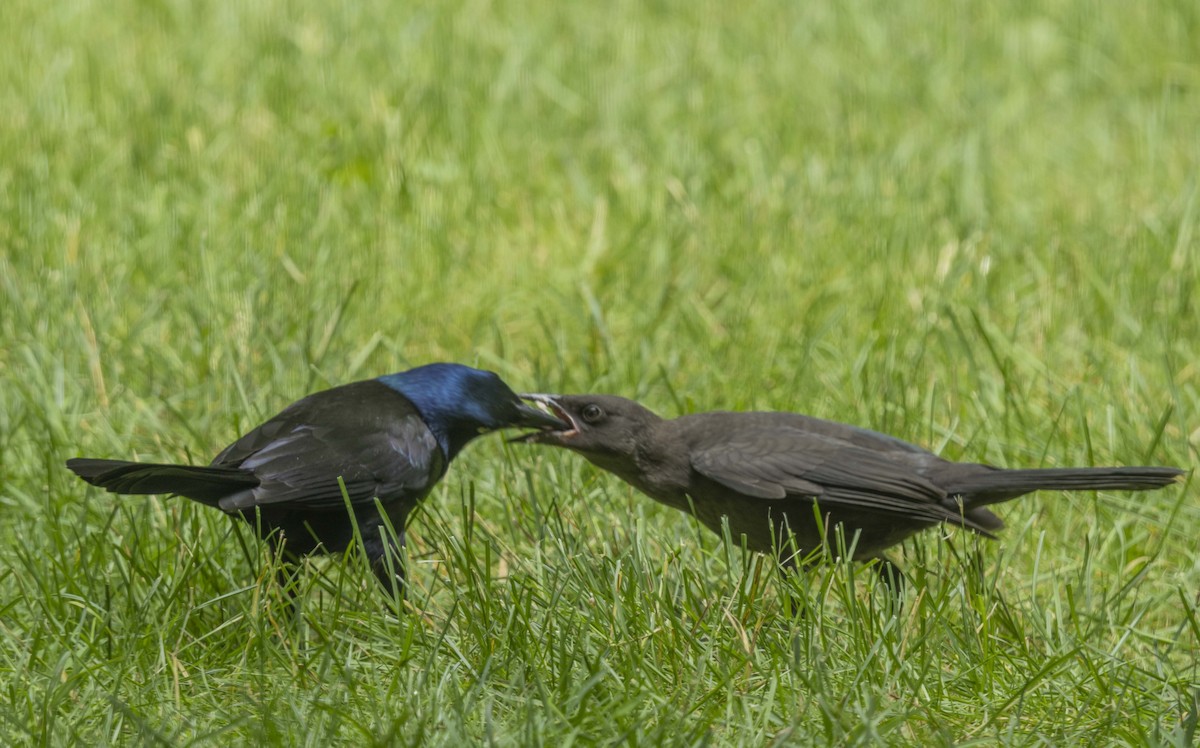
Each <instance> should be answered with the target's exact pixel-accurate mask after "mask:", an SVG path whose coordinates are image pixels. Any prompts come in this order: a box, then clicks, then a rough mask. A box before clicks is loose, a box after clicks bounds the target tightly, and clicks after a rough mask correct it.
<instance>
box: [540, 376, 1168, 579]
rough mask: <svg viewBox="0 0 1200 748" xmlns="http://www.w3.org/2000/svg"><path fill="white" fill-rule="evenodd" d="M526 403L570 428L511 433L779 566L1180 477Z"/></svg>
mask: <svg viewBox="0 0 1200 748" xmlns="http://www.w3.org/2000/svg"><path fill="white" fill-rule="evenodd" d="M524 397H525V398H526V399H529V400H533V401H536V402H540V403H543V404H544V405H545V406H547V407H548V408H549V409H550V410H551V411H552V412H554V413H555V414H556V415H557V416H559V417H560V418H562V419H563V420H565V421H566V420H569V421H571V428H569V429H567V430H565V431H564V430H559V431H544V432H539V433H535V434H530V435H528V436H525V437H519V438H518V439H516V441H524V442H529V443H540V444H550V445H554V446H559V447H565V448H567V449H571V450H573V451H575V452H578V453H579V454H581V455H583V456H584V457H586V458H587V459H588V460H589V461H591V462H592V463H594V464H595V465H597V466H599V467H601V468H603V469H605V470H608V471H610V472H612V473H615V474H616V475H618V476H619V477H621V478H622V479H624V480H625V481H627V482H628V483H630V484H632V485H633V486H634V487H636V488H637V489H639V490H640V491H642V492H643V493H645V494H647V495H648V496H650V497H652V498H654V499H657V500H658V501H661V502H663V503H665V504H667V505H669V506H672V507H675V508H676V509H680V510H683V511H686V512H689V513H691V514H694V515H695V516H696V518H697V519H699V520H700V521H701V522H702V523H703V524H704V525H705V526H706V527H708V528H710V529H712V530H714V531H716V532H721V522H722V519H727V521H728V523H729V529H730V531H731V533H732V536H733V538H734V539H735V540H736V539H738V538H740V537H743V536H744V537H745V541H746V544H747V547H748V548H749V549H751V550H754V551H758V552H761V553H778V554H780V560H781V561H782V562H783V563H784V564H785V565H790V564H793V563H795V559H796V558H804V557H805V556H807V555H808V554H810V553H811V552H814V551H817V552H819V551H820V550H821V549H822V548H823V547H824V545H825V543H826V542H827V541H828V542H831V541H832V535H831V534H830V533H831V532H832V530H833V528H834V527H836V526H838V525H841V526H842V527H843V529H844V537H845V539H846V542H847V543H848V544H850V543H853V544H854V548H853V555H854V556H855V557H856V558H860V559H870V558H876V557H878V558H882V553H883V551H884V550H885V549H886V548H888V547H890V546H893V545H895V544H897V543H899V542H901V541H902V540H904V539H905V538H907V537H909V536H910V535H912V534H913V533H916V532H919V531H920V530H923V529H926V528H929V527H934V526H936V525H940V524H942V523H949V524H954V525H959V526H962V527H965V528H967V529H969V530H973V531H975V532H978V533H981V534H984V535H987V536H989V537H990V536H992V534H993V533H994V532H996V531H997V530H999V529H1000V528H1002V527H1003V523H1002V522H1001V521H1000V519H999V518H998V517H997V516H996V515H995V514H993V513H992V512H991V511H989V510H988V509H987V506H989V505H991V504H995V503H998V502H1001V501H1007V500H1009V499H1013V498H1016V497H1018V496H1021V495H1024V494H1026V493H1029V492H1031V491H1036V490H1042V489H1051V490H1143V489H1152V488H1160V487H1162V486H1166V485H1169V484H1170V483H1173V482H1175V481H1178V480H1180V479H1181V477H1182V476H1183V475H1184V471H1182V470H1179V469H1177V468H1171V467H1112V468H1056V469H1041V470H1003V469H997V468H993V467H990V466H987V465H978V464H971V463H956V462H950V461H948V460H944V459H942V458H941V457H938V456H937V455H935V454H933V453H932V452H929V451H927V450H925V449H922V448H920V447H918V446H916V445H913V444H909V443H907V442H904V441H901V440H899V439H896V438H894V437H891V436H887V435H885V434H881V433H878V432H875V431H869V430H867V429H861V428H856V427H854V426H849V425H846V424H841V423H835V422H832V421H825V420H821V419H817V418H812V417H809V416H803V415H799V414H795V413H731V412H713V413H699V414H695V415H688V416H683V417H681V418H676V419H674V420H665V419H662V418H660V417H659V416H657V415H655V414H654V413H652V412H651V411H649V410H647V409H646V408H643V407H642V406H641V405H639V404H637V403H635V402H633V401H630V400H626V399H624V398H620V397H613V396H608V395H569V396H564V395H525V396H524ZM814 507H817V508H818V510H819V513H820V515H821V517H822V520H823V521H822V522H821V523H818V521H817V519H816V514H815V512H814ZM821 525H824V528H823V529H824V535H823V534H822V527H821ZM784 527H786V528H788V529H790V531H791V537H788V538H785V537H784V535H783V533H781V530H782V529H783V528H784ZM793 539H794V546H793V545H792V542H791V541H792V540H793Z"/></svg>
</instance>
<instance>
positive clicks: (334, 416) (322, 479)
mask: <svg viewBox="0 0 1200 748" xmlns="http://www.w3.org/2000/svg"><path fill="white" fill-rule="evenodd" d="M566 425H567V424H566V423H564V422H562V421H560V420H559V419H557V418H555V417H553V416H550V415H547V414H546V413H545V412H543V411H542V410H540V409H538V408H536V407H533V406H530V405H526V404H525V403H523V402H521V400H520V399H519V398H518V397H517V395H516V394H515V393H514V392H513V391H512V390H511V389H509V387H508V385H506V384H505V383H504V382H503V381H502V380H501V379H500V377H498V376H496V375H495V374H493V373H492V372H489V371H480V370H479V369H472V368H470V367H468V366H461V365H458V364H429V365H427V366H421V367H418V368H415V369H410V370H408V371H404V372H400V373H398V374H389V375H387V376H382V377H379V378H377V379H370V380H366V381H362V382H354V383H352V384H346V385H342V386H340V387H334V388H333V389H328V390H324V391H321V392H317V393H314V394H312V395H309V396H308V397H305V398H303V399H301V400H297V401H296V402H294V403H292V404H291V405H289V406H288V407H286V408H284V409H283V410H282V411H281V412H280V413H279V414H278V415H276V416H275V417H273V418H271V419H270V420H268V421H267V422H266V423H264V424H262V425H261V426H259V427H257V428H255V429H254V430H252V431H250V432H249V433H248V434H246V435H245V436H243V437H241V438H240V439H238V440H237V441H235V442H234V443H233V444H230V445H229V446H228V447H226V448H225V450H224V451H223V452H221V453H220V454H219V455H217V456H216V458H215V459H214V460H213V461H212V463H211V464H210V465H209V466H208V467H201V466H193V465H166V464H153V463H139V462H126V461H124V460H101V459H92V458H86V457H79V458H75V459H72V460H68V461H67V467H69V468H70V469H71V470H73V471H74V472H75V474H76V475H78V476H79V477H80V478H83V479H84V480H85V481H87V482H88V483H91V484H92V485H94V486H100V487H101V488H105V489H107V490H109V491H110V492H112V493H119V494H178V495H180V496H186V497H187V498H189V499H192V500H194V501H198V502H200V503H201V504H205V505H207V506H211V507H216V508H218V509H220V510H221V511H223V512H225V513H227V514H229V515H233V516H239V517H241V518H243V519H245V520H246V521H247V522H249V523H251V524H252V525H255V526H256V527H258V528H259V532H260V533H261V534H262V536H263V537H264V538H267V539H268V540H269V541H270V542H271V543H272V544H273V546H274V547H276V548H277V549H279V550H281V551H282V555H283V557H284V558H285V559H287V560H289V561H295V560H296V559H298V558H299V557H301V556H307V555H309V554H313V553H341V552H343V551H345V550H346V548H347V547H349V545H350V544H351V543H352V542H353V538H354V524H353V523H354V522H357V524H358V529H359V533H360V535H361V537H362V543H363V547H364V549H365V551H366V554H367V558H368V560H369V561H370V563H371V567H372V569H373V570H374V572H375V575H376V576H377V577H378V578H379V581H380V583H382V584H383V586H384V588H385V589H386V590H388V591H389V592H391V591H392V590H393V589H396V590H400V591H402V590H403V584H404V572H403V569H402V568H401V566H400V561H399V558H398V557H396V556H395V551H396V545H398V544H400V543H403V540H404V523H405V520H406V519H407V517H408V514H409V512H411V511H412V510H413V509H414V508H415V507H416V506H417V504H418V503H419V502H420V501H421V499H423V498H424V497H425V495H426V494H428V493H429V491H430V489H432V488H433V486H434V484H436V483H437V482H438V481H439V480H440V479H441V478H442V476H443V475H445V473H446V469H447V467H448V466H449V465H450V461H451V460H452V459H454V456H455V455H457V454H458V453H459V451H460V450H461V449H462V448H463V447H464V446H466V444H467V443H468V442H470V441H471V440H472V439H474V438H475V437H477V436H479V435H480V434H483V433H486V432H488V431H492V430H495V429H501V428H507V427H510V426H515V427H527V428H535V429H548V428H563V427H564V426H566ZM339 478H340V479H341V480H342V483H343V484H344V486H345V492H346V496H348V497H349V504H350V507H351V508H352V509H353V520H352V518H351V514H350V512H348V511H347V507H346V501H345V499H344V498H343V495H342V487H341V486H340V485H339V483H338V479H339ZM380 510H382V514H381V513H380ZM383 515H386V518H387V522H389V523H390V524H391V526H392V528H393V529H394V531H395V532H394V534H393V533H390V532H388V531H387V529H386V527H385V523H384V516H383ZM389 553H391V554H392V555H393V559H392V561H391V564H389V563H388V561H387V559H386V556H387V555H388V554H389ZM389 566H390V567H391V569H392V571H390V572H389ZM393 583H394V584H395V588H393Z"/></svg>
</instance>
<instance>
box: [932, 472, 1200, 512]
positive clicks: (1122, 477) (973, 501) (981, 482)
mask: <svg viewBox="0 0 1200 748" xmlns="http://www.w3.org/2000/svg"><path fill="white" fill-rule="evenodd" d="M1185 475H1187V473H1186V472H1185V471H1183V470H1180V469H1179V468H1173V467H1096V468H1042V469H1036V470H1002V469H995V468H992V469H987V470H984V471H978V472H976V471H972V472H971V473H969V474H967V475H962V476H956V478H955V479H954V480H951V481H948V485H947V486H946V492H947V493H949V494H951V495H955V496H961V497H962V498H963V503H964V504H965V506H966V507H967V508H968V509H973V508H976V507H982V506H987V505H988V504H997V503H999V502H1001V501H1008V500H1009V499H1015V498H1017V497H1018V496H1023V495H1025V494H1027V493H1029V492H1031V491H1148V490H1151V489H1154V488H1162V487H1164V486H1169V485H1170V484H1172V483H1177V482H1182V481H1183V480H1184V476H1185Z"/></svg>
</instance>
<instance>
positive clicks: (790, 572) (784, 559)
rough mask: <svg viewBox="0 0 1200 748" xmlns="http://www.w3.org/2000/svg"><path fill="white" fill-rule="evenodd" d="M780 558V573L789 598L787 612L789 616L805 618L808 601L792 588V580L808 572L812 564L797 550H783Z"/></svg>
mask: <svg viewBox="0 0 1200 748" xmlns="http://www.w3.org/2000/svg"><path fill="white" fill-rule="evenodd" d="M778 560H779V573H780V575H781V576H782V577H783V581H784V590H785V595H786V598H787V600H786V602H787V608H786V610H787V613H788V615H789V616H795V617H796V618H805V617H807V615H808V601H807V600H806V599H804V598H803V597H801V596H800V595H799V594H797V593H796V591H795V590H793V589H792V588H791V582H792V580H793V579H795V578H796V577H799V576H800V575H801V574H804V573H805V572H807V571H808V567H809V566H811V565H812V564H811V563H809V562H806V561H804V560H802V559H800V554H799V553H796V552H792V553H788V552H782V553H780V554H779V555H778Z"/></svg>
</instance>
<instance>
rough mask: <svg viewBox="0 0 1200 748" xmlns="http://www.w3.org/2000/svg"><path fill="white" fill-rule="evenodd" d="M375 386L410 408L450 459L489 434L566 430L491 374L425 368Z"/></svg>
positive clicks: (437, 366) (444, 367) (440, 366)
mask: <svg viewBox="0 0 1200 748" xmlns="http://www.w3.org/2000/svg"><path fill="white" fill-rule="evenodd" d="M379 381H381V382H383V383H384V384H386V385H388V386H389V387H391V388H392V389H394V390H396V391H397V392H399V393H400V394H401V395H404V396H405V397H406V398H408V399H409V401H410V402H412V404H413V406H415V407H416V409H417V412H419V413H420V414H421V418H422V420H424V421H425V423H426V425H428V426H429V430H430V431H432V432H433V434H434V436H436V437H437V439H438V441H439V442H440V443H441V445H442V448H443V449H444V450H445V451H446V456H447V457H449V458H451V459H453V458H454V456H455V455H456V454H458V452H459V451H460V450H461V449H462V448H463V447H465V446H466V445H467V443H468V442H469V441H471V440H472V439H474V438H475V437H477V436H479V435H480V434H485V433H487V432H489V431H495V430H497V429H503V428H531V429H545V430H551V429H552V430H562V429H564V428H569V427H570V424H568V423H567V422H565V421H563V420H561V419H559V418H557V417H555V416H554V415H552V414H550V413H548V412H546V411H545V410H543V409H541V408H536V407H533V406H531V405H527V404H526V403H524V402H522V401H521V398H520V397H519V396H518V395H517V394H516V393H515V392H513V391H512V389H510V388H509V386H508V385H507V384H505V383H504V380H502V379H501V378H500V377H498V376H497V375H496V374H494V373H492V372H490V371H483V370H482V369H473V368H471V367H470V366H463V365H462V364H427V365H425V366H418V367H417V368H415V369H409V370H408V371H402V372H400V373H398V374H389V375H387V376H384V377H380V378H379Z"/></svg>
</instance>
